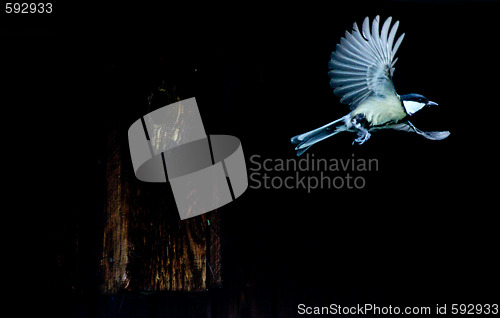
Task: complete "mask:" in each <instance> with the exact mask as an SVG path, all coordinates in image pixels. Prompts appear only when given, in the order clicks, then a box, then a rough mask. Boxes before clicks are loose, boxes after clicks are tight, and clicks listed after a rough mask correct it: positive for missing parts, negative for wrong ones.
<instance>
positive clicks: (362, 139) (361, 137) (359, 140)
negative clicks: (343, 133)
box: [352, 132, 371, 145]
mask: <svg viewBox="0 0 500 318" xmlns="http://www.w3.org/2000/svg"><path fill="white" fill-rule="evenodd" d="M370 136H371V134H370V133H369V132H363V133H361V134H358V138H356V139H354V141H353V142H352V144H353V145H354V144H358V145H362V144H364V143H365V142H366V141H367V140H368V139H370Z"/></svg>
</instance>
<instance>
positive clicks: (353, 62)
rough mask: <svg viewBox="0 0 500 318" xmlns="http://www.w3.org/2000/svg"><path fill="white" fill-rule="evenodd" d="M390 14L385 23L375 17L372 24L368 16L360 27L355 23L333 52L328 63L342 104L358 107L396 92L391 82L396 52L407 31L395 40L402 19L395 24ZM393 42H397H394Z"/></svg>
mask: <svg viewBox="0 0 500 318" xmlns="http://www.w3.org/2000/svg"><path fill="white" fill-rule="evenodd" d="M391 23H392V17H389V18H387V19H386V20H385V22H384V23H383V24H382V27H381V23H380V16H376V17H375V18H374V19H373V21H372V22H371V24H370V19H369V18H368V17H366V18H365V19H364V20H363V23H362V25H361V30H360V29H359V28H358V25H357V24H356V23H354V24H353V28H352V31H351V32H349V31H346V32H345V36H344V37H343V38H341V39H340V43H339V44H337V47H336V50H335V52H333V53H332V55H331V58H330V62H329V63H328V66H329V68H330V71H329V72H328V74H329V76H330V78H331V80H330V85H331V86H332V87H333V88H334V93H335V94H337V95H338V96H340V97H341V99H340V101H341V102H342V103H346V104H349V105H350V106H351V108H355V107H356V106H357V105H358V104H359V103H361V102H362V101H363V100H365V99H366V98H368V97H370V96H372V95H386V94H396V91H395V90H394V85H393V84H392V75H393V73H394V64H395V63H396V61H397V58H395V55H396V52H397V50H398V49H399V47H400V45H401V43H402V41H403V38H404V33H403V34H402V35H400V36H399V38H398V39H397V40H396V42H395V43H394V40H395V38H396V34H397V30H398V28H399V21H396V22H395V23H394V24H392V27H391ZM393 44H394V45H393Z"/></svg>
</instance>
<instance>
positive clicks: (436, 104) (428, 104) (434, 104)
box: [427, 101, 439, 106]
mask: <svg viewBox="0 0 500 318" xmlns="http://www.w3.org/2000/svg"><path fill="white" fill-rule="evenodd" d="M438 105H439V104H438V103H434V102H432V101H429V102H428V103H427V106H438Z"/></svg>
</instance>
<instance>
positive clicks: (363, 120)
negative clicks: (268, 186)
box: [291, 16, 450, 156]
mask: <svg viewBox="0 0 500 318" xmlns="http://www.w3.org/2000/svg"><path fill="white" fill-rule="evenodd" d="M379 21H380V18H379V16H377V17H375V19H374V20H373V22H372V26H371V30H370V21H369V18H368V17H366V18H365V20H364V22H363V25H362V30H361V31H360V30H359V28H358V25H357V24H356V23H354V25H353V30H352V32H351V33H349V32H348V31H346V33H345V37H343V38H341V39H340V44H337V47H336V50H335V52H332V54H331V59H330V62H329V63H328V66H329V69H330V71H329V72H328V75H329V76H330V78H331V80H330V85H331V86H332V87H333V88H334V93H335V94H336V95H338V96H340V97H341V99H340V102H341V103H344V104H348V105H349V106H350V107H351V112H350V113H349V114H347V115H345V116H344V117H342V118H339V119H337V120H335V121H333V122H331V123H329V124H327V125H324V126H322V127H320V128H317V129H314V130H312V131H309V132H306V133H304V134H301V135H298V136H295V137H293V138H292V139H291V142H292V144H296V145H297V147H296V148H295V150H297V156H300V155H301V154H303V153H304V152H305V151H306V150H307V149H309V147H311V146H312V145H314V144H315V143H317V142H319V141H321V140H323V139H326V138H328V137H330V136H333V135H335V134H338V133H339V132H342V131H348V132H355V133H356V134H357V138H356V139H355V140H354V141H353V144H355V143H357V144H360V145H361V144H363V143H364V142H366V141H367V140H368V139H369V138H370V136H371V133H372V132H373V131H377V130H380V129H396V130H401V131H406V132H415V133H417V134H419V135H421V136H423V137H425V138H427V139H431V140H442V139H444V138H446V137H448V136H449V135H450V132H448V131H430V132H425V131H421V130H419V129H417V128H416V127H415V126H413V124H412V123H411V122H410V121H409V119H410V117H411V116H413V115H414V114H415V113H416V112H418V111H419V110H421V109H422V108H424V107H430V106H436V105H437V103H435V102H431V101H429V99H427V98H426V97H424V96H422V95H420V94H406V95H398V94H397V93H396V89H395V88H394V84H393V83H392V76H393V74H394V64H396V61H397V58H396V59H394V56H395V55H396V52H397V50H398V48H399V46H400V45H401V42H402V41H403V38H404V35H405V34H404V33H403V34H402V35H401V36H399V38H398V39H397V41H396V42H394V39H395V38H396V32H397V30H398V27H399V21H397V22H396V23H394V24H393V25H392V27H391V22H392V17H389V18H388V19H387V20H385V22H384V24H383V25H382V30H380V29H379Z"/></svg>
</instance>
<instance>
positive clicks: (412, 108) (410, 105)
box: [403, 100, 425, 115]
mask: <svg viewBox="0 0 500 318" xmlns="http://www.w3.org/2000/svg"><path fill="white" fill-rule="evenodd" d="M403 106H404V107H405V110H406V112H407V113H408V115H413V114H415V113H416V112H418V111H419V110H420V109H422V107H424V106H425V104H424V103H419V102H414V101H411V100H404V101H403Z"/></svg>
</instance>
